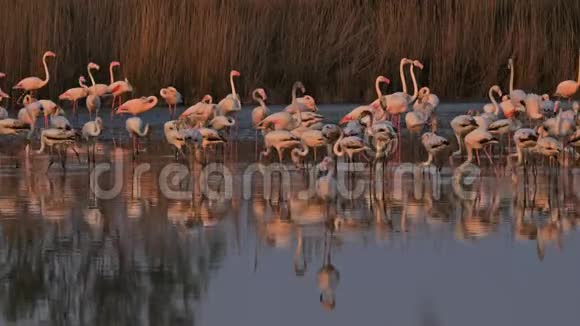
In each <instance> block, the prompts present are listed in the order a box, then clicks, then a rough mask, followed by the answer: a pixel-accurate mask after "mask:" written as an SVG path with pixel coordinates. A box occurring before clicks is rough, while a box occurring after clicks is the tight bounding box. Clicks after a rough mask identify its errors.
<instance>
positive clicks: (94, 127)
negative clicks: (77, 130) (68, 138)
mask: <svg viewBox="0 0 580 326" xmlns="http://www.w3.org/2000/svg"><path fill="white" fill-rule="evenodd" d="M102 132H103V119H101V118H100V117H96V118H95V120H94V121H89V122H87V123H85V124H84V126H83V129H82V130H81V134H82V136H83V138H84V139H85V140H86V141H87V147H88V148H87V155H88V160H89V162H91V150H92V152H93V154H92V162H95V151H96V145H97V139H98V138H99V136H100V135H101V133H102Z"/></svg>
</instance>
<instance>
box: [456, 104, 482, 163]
mask: <svg viewBox="0 0 580 326" xmlns="http://www.w3.org/2000/svg"><path fill="white" fill-rule="evenodd" d="M477 128H478V125H477V122H476V121H475V119H473V117H472V116H471V115H468V114H462V115H458V116H456V117H455V118H453V120H451V129H453V133H454V134H455V137H456V138H457V146H458V147H459V148H458V149H457V151H455V152H453V155H454V156H457V155H461V151H462V149H463V147H464V142H463V139H464V137H465V136H466V135H467V134H469V133H470V132H472V131H473V130H475V129H477Z"/></svg>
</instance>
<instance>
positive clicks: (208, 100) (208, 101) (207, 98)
mask: <svg viewBox="0 0 580 326" xmlns="http://www.w3.org/2000/svg"><path fill="white" fill-rule="evenodd" d="M201 102H202V103H205V104H212V103H213V97H211V95H209V94H205V95H204V96H203V98H202V99H201Z"/></svg>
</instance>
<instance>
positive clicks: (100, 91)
mask: <svg viewBox="0 0 580 326" xmlns="http://www.w3.org/2000/svg"><path fill="white" fill-rule="evenodd" d="M93 69H95V70H99V69H101V67H100V66H99V65H98V64H96V63H94V62H89V64H87V73H88V74H89V78H90V80H91V86H90V87H89V89H88V91H89V95H94V96H103V95H105V94H107V93H108V92H109V85H105V84H96V83H95V78H94V77H93V73H92V72H91V70H93Z"/></svg>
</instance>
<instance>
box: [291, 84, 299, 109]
mask: <svg viewBox="0 0 580 326" xmlns="http://www.w3.org/2000/svg"><path fill="white" fill-rule="evenodd" d="M297 92H298V85H297V84H296V83H294V85H292V104H295V103H296V98H297V97H298V95H297V94H296V93H297Z"/></svg>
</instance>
